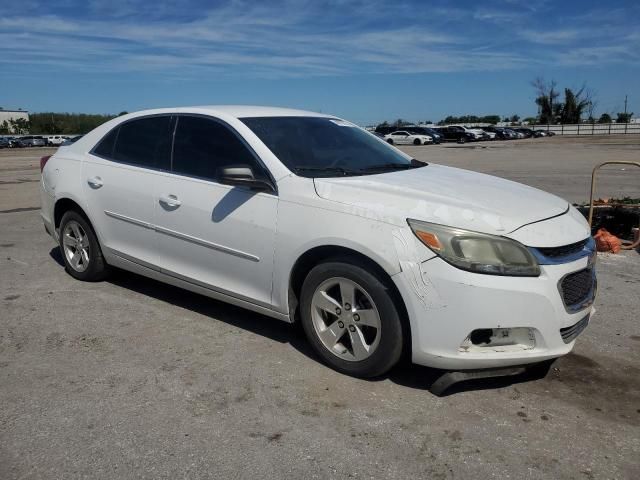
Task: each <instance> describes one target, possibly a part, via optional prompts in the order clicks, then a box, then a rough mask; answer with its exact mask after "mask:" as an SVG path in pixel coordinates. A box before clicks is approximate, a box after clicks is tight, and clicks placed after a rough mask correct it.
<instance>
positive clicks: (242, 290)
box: [155, 115, 278, 306]
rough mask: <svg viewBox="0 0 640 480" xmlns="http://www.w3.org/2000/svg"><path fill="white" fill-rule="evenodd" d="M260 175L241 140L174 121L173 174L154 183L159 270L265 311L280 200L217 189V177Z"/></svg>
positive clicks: (198, 121)
mask: <svg viewBox="0 0 640 480" xmlns="http://www.w3.org/2000/svg"><path fill="white" fill-rule="evenodd" d="M231 165H248V166H250V167H251V168H252V169H253V171H254V174H255V175H256V176H258V177H264V178H266V177H268V175H269V174H268V172H267V171H266V168H265V167H264V166H263V165H262V163H261V161H260V160H259V159H258V157H257V156H256V154H255V153H254V152H253V151H252V150H251V149H250V148H249V147H248V145H247V144H246V143H245V142H244V140H243V139H242V138H241V137H240V135H239V134H238V133H237V132H235V130H233V129H232V128H231V127H230V126H228V125H227V124H226V123H223V122H222V121H219V120H217V119H214V118H212V117H208V116H198V115H180V116H178V117H177V125H176V127H175V133H174V147H173V157H172V169H171V172H170V173H162V174H159V175H158V180H157V183H156V216H155V224H156V231H157V235H158V252H159V256H160V262H161V265H162V270H163V271H164V272H165V273H167V274H169V275H173V276H177V277H178V278H182V279H186V280H188V281H191V282H193V283H196V284H199V285H201V286H204V287H206V288H210V289H213V290H215V291H217V292H220V293H224V294H227V295H231V296H233V297H236V298H240V299H242V300H247V301H251V302H252V303H255V304H258V305H262V306H270V305H271V288H272V273H273V257H274V247H275V234H276V215H277V209H278V197H277V195H276V194H275V193H274V192H259V191H253V190H250V189H248V188H247V187H242V186H230V185H223V184H221V183H220V182H219V181H218V178H219V176H218V170H219V169H220V168H221V167H225V166H231Z"/></svg>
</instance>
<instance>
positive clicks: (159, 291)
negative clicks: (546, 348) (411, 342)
mask: <svg viewBox="0 0 640 480" xmlns="http://www.w3.org/2000/svg"><path fill="white" fill-rule="evenodd" d="M49 255H50V257H51V258H52V259H53V260H54V261H55V262H56V263H57V264H58V265H60V266H61V267H63V268H64V260H63V258H62V253H61V251H60V249H59V248H58V247H55V248H53V249H51V251H50V252H49ZM107 281H108V282H109V283H111V284H113V285H116V286H118V287H121V288H125V289H127V290H131V291H134V292H137V293H139V294H142V295H146V296H148V297H151V298H155V299H156V300H160V301H163V302H166V303H169V304H171V305H175V306H177V307H180V308H184V309H186V310H191V311H192V312H195V313H198V314H200V315H205V316H207V317H211V318H215V319H216V320H218V321H221V322H225V323H227V324H229V325H233V326H234V327H237V328H242V329H243V330H247V331H249V332H252V333H255V334H256V335H261V336H263V337H265V338H269V339H271V340H273V341H276V342H279V343H288V344H289V345H291V346H292V347H293V348H295V349H296V350H297V351H298V352H300V353H302V354H303V355H305V356H307V357H308V358H310V359H312V360H314V361H317V362H320V359H319V357H318V356H317V355H316V354H315V352H314V351H313V350H312V349H311V347H310V346H309V344H308V342H307V340H306V338H305V336H304V332H303V331H302V328H300V326H299V324H298V323H297V324H294V325H292V324H289V323H286V322H282V321H279V320H276V319H273V318H270V317H267V316H265V315H261V314H259V313H255V312H251V311H249V310H246V309H243V308H240V307H236V306H233V305H230V304H227V303H224V302H221V301H217V300H214V299H212V298H209V297H206V296H204V295H200V294H197V293H193V292H190V291H188V290H184V289H182V288H179V287H174V286H172V285H169V284H166V283H162V282H159V281H157V280H153V279H150V278H147V277H143V276H141V275H138V274H135V273H131V272H127V271H124V270H120V269H114V271H113V272H112V274H111V275H110V276H109V278H108V279H107ZM327 368H328V367H327ZM547 371H548V368H544V369H537V370H532V371H527V372H525V373H523V374H519V375H514V376H509V377H497V378H484V379H474V380H467V381H463V382H460V383H456V384H454V385H452V386H451V387H450V388H448V389H447V390H446V391H445V392H444V393H443V394H442V395H441V396H449V395H453V394H456V393H461V392H466V391H474V390H491V389H496V388H504V387H508V386H510V385H513V384H516V383H522V382H529V381H532V380H537V379H540V378H543V377H544V376H545V375H546V372H547ZM445 373H446V371H444V370H438V369H435V368H429V367H423V366H420V365H415V364H413V363H411V362H410V361H409V360H408V359H403V360H402V361H401V362H400V363H399V364H398V365H397V366H396V367H394V368H393V369H392V370H391V371H390V372H389V373H388V374H386V375H384V376H382V377H378V378H374V379H371V380H370V381H372V382H379V381H384V380H387V379H388V380H390V381H391V382H393V383H395V384H397V385H402V386H404V387H408V388H412V389H417V390H425V391H429V390H430V389H431V386H432V385H433V384H434V383H435V382H436V380H438V379H439V378H440V377H441V376H442V375H443V374H445ZM336 375H338V373H336Z"/></svg>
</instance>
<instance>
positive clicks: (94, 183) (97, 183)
mask: <svg viewBox="0 0 640 480" xmlns="http://www.w3.org/2000/svg"><path fill="white" fill-rule="evenodd" d="M87 183H88V184H89V186H90V187H91V188H100V187H101V186H102V185H104V183H103V182H102V179H101V178H100V177H91V178H89V179H87Z"/></svg>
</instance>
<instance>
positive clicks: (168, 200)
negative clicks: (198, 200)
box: [159, 195, 182, 208]
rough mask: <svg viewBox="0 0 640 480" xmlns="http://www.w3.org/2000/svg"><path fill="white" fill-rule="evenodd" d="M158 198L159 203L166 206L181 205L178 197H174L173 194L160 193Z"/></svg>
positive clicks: (174, 206) (175, 206)
mask: <svg viewBox="0 0 640 480" xmlns="http://www.w3.org/2000/svg"><path fill="white" fill-rule="evenodd" d="M159 200H160V203H162V204H163V205H166V206H168V207H173V208H177V207H179V206H180V205H182V202H181V201H180V200H178V197H176V196H175V195H161V196H160V198H159Z"/></svg>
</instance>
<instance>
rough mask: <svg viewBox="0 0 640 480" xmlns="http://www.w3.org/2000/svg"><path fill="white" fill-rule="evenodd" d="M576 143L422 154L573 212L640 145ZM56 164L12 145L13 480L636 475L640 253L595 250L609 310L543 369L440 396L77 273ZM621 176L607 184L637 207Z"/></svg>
mask: <svg viewBox="0 0 640 480" xmlns="http://www.w3.org/2000/svg"><path fill="white" fill-rule="evenodd" d="M560 140H561V141H557V140H556V139H542V140H535V141H530V142H526V141H521V142H508V143H504V144H502V143H499V144H493V143H492V144H489V145H488V146H487V148H471V149H469V148H466V147H465V148H457V146H446V147H437V146H433V147H421V148H419V149H418V148H414V147H410V148H407V151H410V152H412V154H413V155H414V156H416V157H419V158H428V159H429V160H430V161H437V162H440V163H448V164H452V165H456V166H462V167H465V168H472V169H476V170H479V171H484V172H488V173H495V174H498V175H501V176H505V177H507V178H513V179H516V180H520V181H523V182H524V183H529V184H531V185H535V186H539V187H543V188H546V189H547V190H549V191H552V192H554V193H557V194H560V195H563V196H565V197H567V198H568V199H570V200H574V199H575V200H576V201H578V200H584V190H585V189H584V186H585V185H583V184H584V183H585V181H587V180H586V179H587V177H588V175H589V172H590V169H591V167H592V164H593V163H594V162H597V161H599V160H600V159H603V158H604V157H607V156H615V157H616V158H621V156H625V155H626V157H625V158H632V157H635V159H637V158H638V152H639V151H640V150H639V148H638V145H637V144H634V143H632V142H630V141H629V139H628V138H625V139H622V140H620V141H618V140H616V139H615V138H609V139H607V140H608V143H611V142H616V141H618V143H615V144H614V145H613V146H611V145H607V144H597V143H594V142H593V141H591V143H589V141H588V140H585V141H583V139H580V141H577V140H576V141H569V139H560ZM43 152H46V150H44V149H32V150H19V151H0V272H2V273H1V275H0V302H2V308H1V310H0V478H1V479H13V478H83V477H86V478H134V477H135V478H140V477H142V478H171V479H174V478H212V477H213V478H238V479H241V478H264V477H275V478H284V477H286V478H322V479H324V478H433V479H450V478H471V477H472V476H473V477H478V478H513V479H521V478H557V479H565V478H566V479H569V478H570V479H575V478H578V479H579V478H585V479H595V478H598V479H599V478H603V479H605V478H606V479H609V478H620V479H622V478H628V479H637V478H640V385H639V381H638V380H639V378H640V326H639V325H638V313H637V312H638V311H639V310H640V296H639V295H638V292H639V289H638V285H639V284H640V257H639V255H638V253H637V252H626V253H624V254H622V255H609V254H601V255H599V258H598V263H599V267H598V268H599V281H600V293H599V296H598V299H597V302H596V308H597V310H598V311H597V313H596V315H595V316H594V317H593V320H592V323H591V325H590V326H589V328H588V329H587V330H586V331H585V332H584V333H583V334H582V336H581V337H580V338H579V339H578V341H577V344H576V347H575V349H574V353H572V354H570V355H568V356H566V357H564V358H562V359H560V360H558V361H557V362H556V363H555V364H554V366H553V367H552V369H551V370H550V372H549V373H548V374H547V375H546V377H544V378H541V379H539V378H538V379H536V378H533V377H517V378H511V379H502V380H489V381H486V380H485V381H479V382H476V383H473V384H467V385H463V386H460V387H458V388H457V389H455V390H453V391H452V392H450V395H448V396H445V397H440V398H439V397H435V396H433V395H432V394H431V393H429V391H428V388H429V386H430V385H431V383H432V382H433V381H434V379H435V378H436V373H437V372H434V371H433V370H430V369H428V368H423V367H418V366H412V365H401V366H399V367H397V368H396V369H394V370H393V371H392V372H391V373H390V374H389V375H388V376H386V377H384V378H382V379H378V380H376V381H363V380H358V379H353V378H349V377H346V376H343V375H339V374H337V373H335V372H333V371H332V370H329V369H328V368H326V367H324V366H323V365H321V364H320V363H318V362H317V361H316V360H315V358H314V356H313V354H312V352H311V351H310V350H309V348H308V347H307V345H306V343H305V341H304V338H303V336H302V334H301V332H300V331H299V330H298V329H297V328H296V327H293V326H290V325H287V324H284V323H281V322H278V321H277V320H272V319H269V318H266V317H263V316H260V315H257V314H254V313H251V312H248V311H244V310H241V309H238V308H235V307H232V306H228V305H225V304H223V303H220V302H216V301H213V300H209V299H207V298H204V297H201V296H198V295H195V294H191V293H188V292H185V291H182V290H179V289H177V288H173V287H169V286H165V285H162V284H159V283H157V282H154V281H151V280H147V279H144V278H142V277H138V276H135V275H132V274H128V273H124V272H120V273H117V274H116V275H115V276H114V277H113V278H112V279H110V280H109V281H106V282H102V283H81V282H77V281H75V280H73V279H72V278H71V277H70V276H68V275H67V274H66V273H65V272H64V269H63V268H62V266H61V257H60V254H59V252H58V249H57V248H56V246H55V245H54V244H53V241H52V240H51V239H50V238H49V237H48V236H47V235H46V234H45V232H44V229H43V227H42V223H41V221H40V219H39V213H38V211H37V208H38V205H39V200H38V183H37V180H38V178H39V169H38V166H37V163H38V157H39V156H40V155H43V154H44V153H43ZM571 152H573V153H571ZM558 158H562V159H563V161H562V162H560V161H557V160H555V159H558ZM565 159H566V160H565ZM554 169H555V170H554ZM613 176H614V177H615V178H617V180H611V181H610V182H611V183H609V184H607V183H604V182H603V192H605V193H606V192H608V191H610V192H611V194H612V195H613V194H616V193H617V192H618V191H620V190H621V189H624V191H625V192H626V191H629V194H634V192H633V191H632V189H633V187H634V186H635V188H636V191H635V195H636V196H637V194H638V191H637V188H638V182H637V178H638V177H636V180H635V181H631V183H629V184H627V183H626V182H629V180H628V177H629V175H627V174H624V175H623V174H621V173H620V172H619V171H618V172H617V173H614V174H613ZM545 182H547V183H545ZM616 182H620V183H616ZM587 183H588V182H587ZM616 187H617V190H616ZM607 189H608V190H607ZM607 194H608V193H607Z"/></svg>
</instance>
